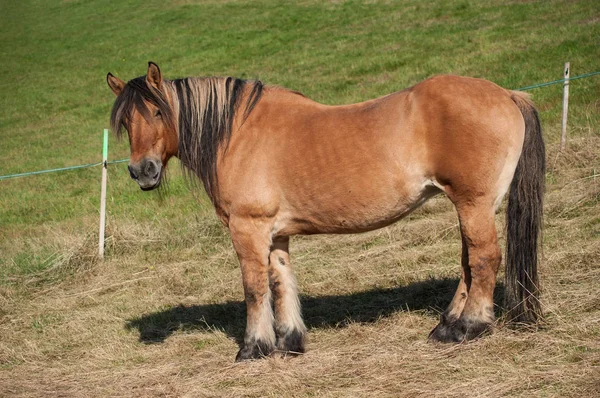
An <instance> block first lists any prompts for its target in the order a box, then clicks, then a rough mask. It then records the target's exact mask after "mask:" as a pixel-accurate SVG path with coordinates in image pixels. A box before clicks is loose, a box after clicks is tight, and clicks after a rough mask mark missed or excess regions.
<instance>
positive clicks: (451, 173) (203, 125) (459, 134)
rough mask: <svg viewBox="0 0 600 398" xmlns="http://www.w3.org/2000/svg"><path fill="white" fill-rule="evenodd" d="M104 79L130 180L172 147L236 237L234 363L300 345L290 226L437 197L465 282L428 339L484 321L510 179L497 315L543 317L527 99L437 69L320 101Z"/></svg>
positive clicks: (533, 119) (329, 222)
mask: <svg viewBox="0 0 600 398" xmlns="http://www.w3.org/2000/svg"><path fill="white" fill-rule="evenodd" d="M107 81H108V85H109V86H110V88H111V89H112V91H113V92H114V93H115V94H116V95H117V99H116V102H115V104H114V107H113V110H112V116H111V125H112V128H113V130H114V131H115V132H116V133H117V134H121V133H122V131H123V129H125V130H127V132H128V134H129V142H130V144H131V159H130V163H129V171H130V174H131V177H132V178H133V179H134V180H136V181H137V182H138V184H139V186H140V188H142V189H143V190H149V189H154V188H156V187H158V186H159V184H160V182H161V177H162V176H163V175H164V170H165V167H166V166H167V162H168V161H169V159H170V158H171V157H172V156H177V157H178V158H179V159H180V160H181V164H182V165H183V167H184V169H185V170H188V171H189V173H190V175H194V176H197V177H198V178H200V179H201V181H202V182H203V184H204V187H205V188H206V192H207V193H208V196H209V197H210V199H211V200H212V202H213V204H214V206H215V208H216V212H217V214H218V216H219V217H220V219H221V220H222V222H223V224H224V225H225V226H226V227H227V228H228V229H229V231H230V232H231V237H232V240H233V245H234V248H235V250H236V252H237V255H238V257H239V261H240V265H241V271H242V279H243V284H244V292H245V301H246V306H247V325H246V333H245V337H244V343H243V346H242V347H241V349H240V351H239V352H238V354H237V358H236V360H245V359H252V358H259V357H262V356H266V355H269V354H270V353H272V352H274V351H283V352H291V353H298V352H304V342H305V334H306V327H305V325H304V322H303V320H302V316H301V312H300V303H299V300H298V289H297V287H296V282H295V278H294V275H293V273H292V270H291V268H290V257H289V252H288V243H289V237H290V236H292V235H296V234H317V233H355V232H363V231H369V230H373V229H376V228H381V227H384V226H386V225H390V224H392V223H393V222H395V221H397V220H399V219H401V218H402V217H404V216H406V215H407V214H408V213H410V212H411V211H413V210H414V209H416V208H417V207H418V206H420V205H421V204H422V203H423V202H425V201H426V200H427V199H428V198H430V197H432V196H433V195H435V194H438V193H440V192H443V193H445V194H446V196H448V198H449V199H450V200H451V201H452V203H453V204H454V205H455V207H456V210H457V212H458V218H459V222H460V231H461V234H462V277H461V280H460V282H459V285H458V289H457V290H456V294H455V295H454V298H453V300H452V302H451V303H450V305H449V307H448V309H447V310H446V311H445V312H444V313H443V314H442V316H441V320H440V323H439V324H438V325H437V326H436V328H435V329H434V330H433V331H432V332H431V334H430V338H431V339H433V340H437V341H443V342H461V341H465V340H469V339H473V338H475V337H477V336H479V335H481V334H482V333H484V332H485V331H487V330H489V329H490V328H491V327H492V325H493V323H494V310H493V305H494V303H493V298H492V295H493V291H494V287H495V284H496V273H497V271H498V267H499V266H500V261H501V257H502V255H501V252H500V248H499V246H498V241H497V236H496V228H495V225H494V214H495V211H496V209H497V208H498V206H499V205H500V202H501V201H502V198H503V197H504V195H505V193H506V192H507V191H508V190H509V186H510V194H509V201H508V210H507V250H506V286H505V290H506V297H505V301H506V303H505V304H506V306H507V308H508V319H510V320H513V321H516V322H526V323H532V322H535V321H536V320H537V319H538V318H539V317H540V316H541V309H540V304H539V301H538V298H537V296H538V277H537V249H538V236H539V233H540V229H541V222H542V198H543V190H544V170H545V166H544V164H545V159H544V143H543V140H542V132H541V129H540V123H539V119H538V115H537V112H536V110H535V108H534V106H533V104H532V102H531V101H530V100H529V98H528V96H527V95H526V94H523V93H520V92H515V91H510V90H506V89H504V88H501V87H499V86H497V85H495V84H493V83H491V82H489V81H486V80H481V79H473V78H466V77H457V76H437V77H433V78H430V79H427V80H425V81H423V82H421V83H419V84H417V85H415V86H413V87H410V88H408V89H405V90H403V91H399V92H396V93H393V94H390V95H387V96H385V97H381V98H377V99H374V100H370V101H366V102H362V103H359V104H353V105H344V106H326V105H322V104H319V103H317V102H314V101H312V100H310V99H308V98H306V97H304V96H303V95H301V94H299V93H297V92H294V91H289V90H286V89H283V88H280V87H271V86H263V84H262V83H261V82H260V81H243V80H240V79H235V78H231V77H228V78H215V77H210V78H185V79H177V80H171V81H169V80H164V79H163V77H162V75H161V72H160V69H159V68H158V66H157V65H156V64H154V63H152V62H150V63H149V65H148V72H147V75H146V76H142V77H138V78H135V79H133V80H130V81H129V82H128V83H125V82H124V81H122V80H120V79H118V78H116V77H114V76H113V75H112V74H110V73H109V74H108V75H107ZM511 181H512V182H511Z"/></svg>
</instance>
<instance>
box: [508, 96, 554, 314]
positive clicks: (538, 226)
mask: <svg viewBox="0 0 600 398" xmlns="http://www.w3.org/2000/svg"><path fill="white" fill-rule="evenodd" d="M512 100H513V101H514V102H515V104H517V106H518V107H519V109H520V110H521V113H522V114H523V119H524V120H525V142H524V143H523V151H522V152H521V157H520V159H519V163H518V164H517V169H516V170H515V176H514V177H513V180H512V183H511V184H510V194H509V198H508V209H507V211H506V257H505V258H506V280H505V305H506V308H507V316H508V319H509V321H510V322H516V323H535V322H537V321H538V320H539V319H540V318H541V317H542V308H541V305H540V301H539V293H540V286H539V280H538V272H537V266H538V248H540V246H541V244H540V243H541V232H542V210H543V198H544V178H545V173H546V153H545V149H544V140H543V138H542V129H541V126H540V120H539V117H538V113H537V110H536V109H535V107H534V105H533V103H532V102H531V100H530V99H529V96H528V95H527V94H524V93H521V92H513V93H512ZM538 239H539V240H538Z"/></svg>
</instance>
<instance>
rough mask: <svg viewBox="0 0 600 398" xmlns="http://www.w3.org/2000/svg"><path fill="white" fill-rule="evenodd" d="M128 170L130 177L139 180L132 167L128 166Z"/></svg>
mask: <svg viewBox="0 0 600 398" xmlns="http://www.w3.org/2000/svg"><path fill="white" fill-rule="evenodd" d="M127 169H128V170H129V176H130V177H131V178H132V179H134V180H137V179H138V175H137V174H135V171H134V170H133V167H131V165H129V166H127Z"/></svg>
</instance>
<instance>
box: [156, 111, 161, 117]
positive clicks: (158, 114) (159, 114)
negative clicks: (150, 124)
mask: <svg viewBox="0 0 600 398" xmlns="http://www.w3.org/2000/svg"><path fill="white" fill-rule="evenodd" d="M154 117H162V114H161V113H160V110H157V111H156V112H155V113H154Z"/></svg>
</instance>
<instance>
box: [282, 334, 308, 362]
mask: <svg viewBox="0 0 600 398" xmlns="http://www.w3.org/2000/svg"><path fill="white" fill-rule="evenodd" d="M304 336H305V333H303V332H301V331H299V330H292V331H290V332H287V333H285V334H283V335H282V336H280V337H277V350H278V351H280V352H281V353H282V354H283V355H284V356H288V355H292V356H293V355H298V354H304V351H305V350H304V343H305V338H304Z"/></svg>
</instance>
